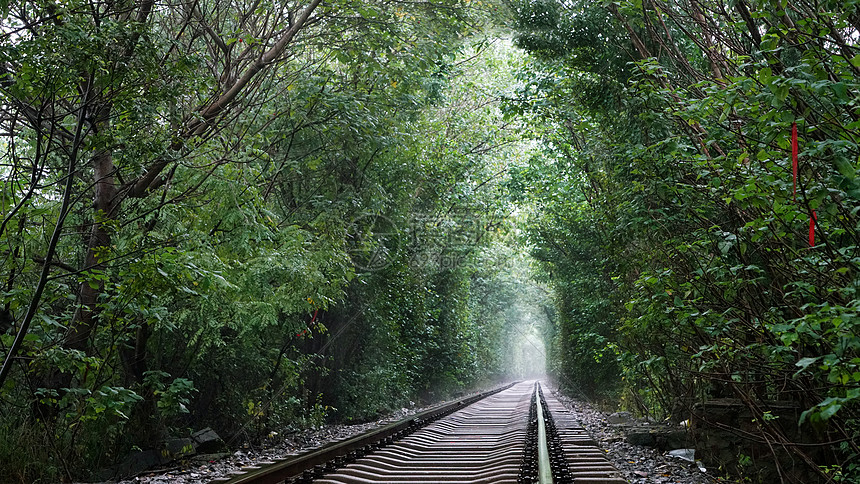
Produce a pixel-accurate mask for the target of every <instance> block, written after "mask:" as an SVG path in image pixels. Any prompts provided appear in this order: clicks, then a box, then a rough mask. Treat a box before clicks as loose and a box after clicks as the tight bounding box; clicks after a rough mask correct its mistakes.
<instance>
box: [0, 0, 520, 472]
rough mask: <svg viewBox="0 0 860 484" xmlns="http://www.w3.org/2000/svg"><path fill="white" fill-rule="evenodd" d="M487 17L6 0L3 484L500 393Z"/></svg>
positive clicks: (502, 335) (283, 6)
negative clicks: (144, 453)
mask: <svg viewBox="0 0 860 484" xmlns="http://www.w3.org/2000/svg"><path fill="white" fill-rule="evenodd" d="M495 9H496V7H493V6H492V5H488V4H480V2H476V4H472V3H471V2H468V1H466V2H460V1H450V2H449V1H447V0H443V1H441V2H430V3H426V2H422V3H402V2H376V3H372V4H368V3H366V2H360V1H359V2H335V3H324V2H320V1H319V0H314V1H311V2H308V3H306V4H301V3H284V2H265V1H263V2H260V1H249V2H223V1H219V0H212V1H209V0H203V1H193V2H187V1H176V2H154V1H150V0H142V1H128V2H89V1H78V0H73V1H68V2H53V1H39V2H29V1H27V2H17V1H11V2H0V11H2V15H3V21H2V25H3V31H2V35H0V57H2V59H0V66H2V72H0V95H2V106H3V112H2V125H3V134H2V144H0V148H2V165H0V184H2V185H0V205H2V207H3V210H2V212H3V214H4V215H3V222H2V226H0V237H2V238H0V255H2V259H0V261H2V262H0V263H2V271H0V273H2V274H3V276H2V287H3V289H2V292H0V349H2V351H0V354H2V355H3V356H4V358H5V363H4V364H3V367H2V372H0V398H2V413H3V419H2V422H0V463H2V466H0V467H2V471H3V472H2V473H3V478H2V480H6V479H8V480H12V481H20V482H31V481H35V480H41V481H57V480H72V479H80V478H86V477H88V474H89V473H90V472H92V471H94V470H97V469H99V468H103V467H106V466H109V465H111V464H112V463H114V462H115V461H116V460H117V459H121V458H122V457H123V456H124V455H125V454H126V453H127V452H128V451H129V450H130V449H132V448H149V447H151V446H153V445H156V444H157V443H158V441H159V440H161V439H163V438H165V437H166V436H168V435H183V434H187V433H188V432H189V431H191V430H196V429H199V428H202V427H205V426H212V427H214V428H216V429H217V430H218V431H219V432H221V433H222V435H227V436H233V441H234V442H236V441H237V440H236V439H237V438H238V439H250V440H252V441H253V440H254V439H257V438H259V437H260V436H261V435H266V434H267V433H268V432H269V431H270V430H278V429H282V428H283V427H285V426H302V425H319V424H321V423H322V422H324V421H325V420H326V419H327V418H339V419H364V418H368V417H372V416H374V415H376V413H377V412H379V411H384V410H387V409H390V407H392V406H395V405H398V406H399V405H402V404H405V403H406V402H408V401H409V400H417V399H418V398H420V397H425V398H430V397H434V396H435V397H437V398H438V397H441V396H444V395H445V394H446V393H447V392H452V391H458V390H462V389H464V388H466V387H470V386H473V385H478V384H481V383H484V382H490V381H494V380H496V379H499V378H502V376H503V375H504V374H505V373H506V371H507V370H508V369H509V368H510V367H511V366H512V365H511V362H510V361H507V360H506V359H504V358H503V357H502V355H503V354H504V353H503V352H504V347H505V346H506V345H507V343H508V341H509V340H510V339H511V332H512V331H513V326H512V325H513V324H515V323H516V324H519V322H516V321H513V320H512V319H511V318H504V317H500V316H498V315H496V314H495V313H493V316H492V317H487V313H488V312H492V311H498V309H495V308H494V307H492V308H491V307H490V306H487V305H485V304H484V303H483V300H484V299H485V298H487V297H489V296H487V293H488V292H492V291H493V289H492V287H493V286H494V285H499V284H502V282H500V281H501V280H502V279H501V278H504V277H507V275H505V274H502V273H501V272H500V271H501V267H498V266H496V265H495V264H488V262H490V261H491V260H493V261H495V260H496V259H502V258H504V257H502V255H501V254H502V252H500V251H497V250H493V249H492V247H494V246H499V247H502V246H504V245H505V244H504V243H503V239H504V237H506V234H507V230H508V228H509V227H508V226H509V222H508V214H509V213H510V212H511V210H512V209H511V207H510V206H509V202H508V201H507V199H506V197H504V196H501V191H500V188H499V181H500V180H501V177H502V175H503V174H504V173H505V171H506V167H507V165H508V163H510V162H511V161H515V160H516V159H517V157H518V156H519V154H518V153H517V150H516V149H515V148H514V147H515V144H516V142H517V139H518V138H517V137H516V136H514V131H513V127H514V124H513V123H509V122H504V121H502V120H501V113H500V111H499V99H500V93H501V89H503V88H504V85H506V84H507V83H508V81H507V79H506V78H503V77H499V78H494V77H492V76H491V74H490V73H492V72H496V71H498V70H505V71H507V72H513V71H514V70H515V68H516V67H515V66H514V64H511V65H510V66H509V65H507V64H509V63H515V62H517V61H516V57H515V56H513V55H512V54H511V49H510V48H509V47H507V48H506V47H504V46H503V45H502V44H499V43H498V42H495V41H493V40H492V39H490V38H486V36H484V35H483V34H481V32H482V30H483V28H484V27H485V26H486V25H489V20H490V18H491V16H493V15H495V14H496V13H495ZM479 34H480V35H479ZM511 257H513V256H511ZM494 258H495V259H494ZM492 297H502V296H498V295H494V296H492ZM509 297H516V294H509ZM495 304H500V303H499V302H498V301H497V302H496V303H495Z"/></svg>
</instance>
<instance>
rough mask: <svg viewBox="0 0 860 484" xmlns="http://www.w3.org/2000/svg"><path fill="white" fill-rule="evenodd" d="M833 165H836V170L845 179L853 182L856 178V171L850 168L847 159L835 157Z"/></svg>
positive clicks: (852, 167)
mask: <svg viewBox="0 0 860 484" xmlns="http://www.w3.org/2000/svg"><path fill="white" fill-rule="evenodd" d="M834 163H835V164H836V169H837V170H838V171H839V173H841V174H842V176H844V177H845V178H848V179H849V180H853V179H854V178H855V177H856V176H857V170H855V169H854V166H852V165H851V163H850V162H849V161H848V160H847V159H845V158H843V157H841V156H837V157H836V159H835V160H834Z"/></svg>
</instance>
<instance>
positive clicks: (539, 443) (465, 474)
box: [211, 382, 627, 484]
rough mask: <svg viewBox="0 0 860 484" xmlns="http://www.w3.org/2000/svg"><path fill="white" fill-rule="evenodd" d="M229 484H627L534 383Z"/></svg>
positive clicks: (246, 472) (251, 472) (247, 473)
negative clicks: (424, 483) (423, 483)
mask: <svg viewBox="0 0 860 484" xmlns="http://www.w3.org/2000/svg"><path fill="white" fill-rule="evenodd" d="M211 482H212V483H219V484H222V483H228V484H279V483H295V484H299V483H301V484H304V483H316V484H364V483H385V484H405V483H415V482H428V483H429V482H432V483H486V484H496V483H498V484H505V483H512V484H531V483H540V484H544V483H557V484H564V483H572V484H622V483H625V482H627V481H625V480H624V479H622V478H621V477H620V476H619V473H618V471H617V470H616V469H615V468H614V467H613V466H612V465H611V464H610V463H609V462H608V461H607V460H606V458H605V457H604V455H603V452H602V451H601V450H600V449H599V448H598V447H597V445H596V444H595V443H594V441H592V440H591V438H590V437H589V435H588V433H587V432H586V431H585V429H583V428H582V427H580V426H579V424H578V423H577V422H576V420H575V419H574V417H573V415H572V414H571V413H570V412H569V411H568V410H567V409H565V408H564V406H563V405H562V404H561V403H559V402H558V401H557V400H555V399H554V398H553V397H552V396H551V395H545V394H544V393H543V391H542V389H541V387H540V385H539V384H538V383H536V382H521V383H517V384H514V385H510V386H508V387H504V388H501V389H498V390H495V391H492V392H487V393H484V394H480V395H476V396H474V397H470V398H468V399H466V400H462V401H458V402H452V403H449V404H446V405H443V406H440V407H436V408H434V409H431V410H428V411H426V412H423V413H420V414H416V415H413V416H412V417H410V418H408V419H405V420H402V421H400V422H397V423H395V424H391V425H388V426H386V427H382V428H380V429H377V430H375V431H373V432H370V433H368V434H365V435H362V436H358V437H354V438H351V439H348V440H345V441H342V442H335V443H333V444H330V445H328V446H325V447H323V448H320V449H317V450H312V451H310V452H308V453H305V454H303V455H299V456H295V457H292V458H288V459H286V460H284V461H280V462H273V463H269V464H266V465H261V466H259V467H250V468H244V469H242V470H241V471H240V473H239V474H238V475H235V476H234V477H232V478H230V479H224V478H221V479H216V480H214V481H211Z"/></svg>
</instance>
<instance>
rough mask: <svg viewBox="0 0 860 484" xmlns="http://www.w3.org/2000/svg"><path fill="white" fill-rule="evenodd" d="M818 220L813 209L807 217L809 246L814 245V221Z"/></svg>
mask: <svg viewBox="0 0 860 484" xmlns="http://www.w3.org/2000/svg"><path fill="white" fill-rule="evenodd" d="M816 220H818V215H816V214H815V210H813V211H812V214H811V215H810V217H809V246H810V247H815V221H816Z"/></svg>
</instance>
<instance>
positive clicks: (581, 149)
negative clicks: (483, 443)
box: [510, 0, 860, 482]
mask: <svg viewBox="0 0 860 484" xmlns="http://www.w3.org/2000/svg"><path fill="white" fill-rule="evenodd" d="M513 9H514V10H515V11H516V14H517V25H516V27H517V29H518V32H519V36H518V38H517V43H518V45H520V46H522V47H524V48H525V49H527V50H528V51H530V52H531V53H532V54H533V55H534V62H533V63H532V64H531V65H530V66H529V68H528V69H527V70H525V71H523V74H522V82H523V84H524V85H523V87H522V89H521V92H520V93H519V95H518V96H516V97H515V98H513V99H512V100H511V104H510V113H511V116H519V115H521V114H526V113H528V114H530V116H531V117H532V118H533V119H535V120H536V121H535V126H536V128H537V129H539V130H540V133H539V136H540V139H542V140H543V147H544V152H543V154H542V155H541V156H537V157H535V158H533V159H532V161H531V162H530V163H529V164H528V165H527V166H526V167H524V168H523V169H522V170H520V172H519V173H518V174H517V176H516V177H515V178H514V180H513V182H514V184H515V185H516V186H517V187H519V190H520V191H521V192H522V193H523V197H524V198H526V199H529V200H534V203H535V207H536V209H535V211H534V216H533V217H532V221H531V224H530V226H529V229H528V230H529V237H530V239H531V241H532V243H533V244H534V245H535V246H536V250H535V256H536V257H537V258H539V259H540V260H542V261H543V264H542V267H543V274H544V276H543V277H544V278H545V279H546V280H547V281H549V282H550V283H551V284H552V286H553V287H554V289H555V291H556V295H557V301H558V304H557V306H558V310H559V315H558V319H557V328H558V329H557V336H556V338H555V340H554V345H553V355H554V357H555V361H556V363H555V365H556V366H555V367H554V368H553V371H554V372H555V373H556V374H557V375H558V376H559V377H560V379H561V381H562V382H564V381H567V382H568V384H569V386H571V387H578V388H580V389H583V390H585V391H586V392H589V393H591V394H594V393H597V392H598V389H600V388H607V387H609V388H613V389H615V391H616V392H623V394H624V398H625V401H626V402H627V404H628V405H629V406H631V407H636V408H638V409H640V410H641V411H642V412H646V413H651V414H656V415H658V416H661V417H662V416H667V415H671V416H674V417H676V418H684V416H685V412H686V411H688V410H689V408H690V407H691V406H692V405H693V404H695V403H696V402H701V401H705V400H708V399H711V398H718V397H732V398H735V399H737V400H738V402H740V404H742V405H745V406H747V407H748V409H749V411H750V412H751V414H752V416H753V418H754V419H755V420H754V421H755V422H758V427H757V430H756V431H755V434H754V435H750V436H749V437H751V438H752V439H753V440H760V441H763V442H767V444H768V445H770V446H771V447H772V448H776V449H785V450H787V451H788V452H789V453H790V454H791V456H792V458H793V459H795V462H802V463H804V465H807V466H809V467H810V468H812V469H813V470H816V471H820V476H821V478H822V480H824V479H827V478H828V475H827V474H828V473H829V474H830V475H835V474H833V472H832V471H833V469H838V470H839V472H838V474H839V477H840V478H842V479H845V480H852V482H854V481H856V480H857V479H858V478H860V474H858V467H860V466H858V454H860V449H858V447H857V441H858V432H860V428H858V425H857V421H858V420H857V418H858V410H860V406H858V403H860V372H858V368H857V365H858V363H860V352H858V350H860V339H858V322H860V320H858V316H857V310H858V298H857V294H856V292H857V287H858V280H860V279H858V272H857V271H858V264H857V262H858V258H857V257H858V240H860V239H858V236H860V226H858V217H857V207H858V197H860V191H858V188H860V185H858V177H857V168H858V155H860V148H858V144H857V143H858V135H860V132H858V127H860V112H858V109H857V108H858V101H857V96H858V94H860V91H858V83H857V74H858V73H860V71H858V69H860V55H858V54H860V50H858V46H857V43H856V41H857V36H858V27H860V24H858V19H860V18H858V15H857V9H856V5H855V4H854V3H853V2H841V1H833V2H806V1H800V2H784V1H783V2H779V1H750V0H740V1H733V2H702V1H691V2H663V1H660V0H646V1H629V2H628V1H622V2H611V3H608V4H607V3H594V2H579V1H574V2H556V1H554V0H546V1H544V0H541V1H523V2H513ZM795 132H796V134H793V133H795ZM795 140H796V141H795ZM793 151H794V152H795V153H796V155H795V156H796V160H797V161H796V168H795V169H794V170H793V169H792V165H793V163H792V159H793ZM574 348H576V351H574ZM583 350H585V351H583ZM594 376H598V377H599V378H600V380H599V381H598V382H595V381H594V380H593V377H594ZM622 377H623V380H622ZM774 400H780V401H783V402H786V401H788V402H793V403H794V404H796V405H797V406H798V408H799V409H801V410H803V412H802V415H801V416H800V419H799V420H800V423H801V425H802V434H803V435H804V438H806V439H808V440H807V441H804V442H802V443H801V442H800V441H799V440H798V438H799V437H798V436H796V435H793V434H787V433H785V432H784V431H783V429H782V427H781V422H780V421H779V420H777V419H775V418H765V417H767V416H768V411H769V405H770V402H772V401H774ZM822 449H829V450H828V451H826V452H822ZM825 465H826V466H828V467H827V468H826V469H825V468H824V467H819V466H825Z"/></svg>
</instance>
